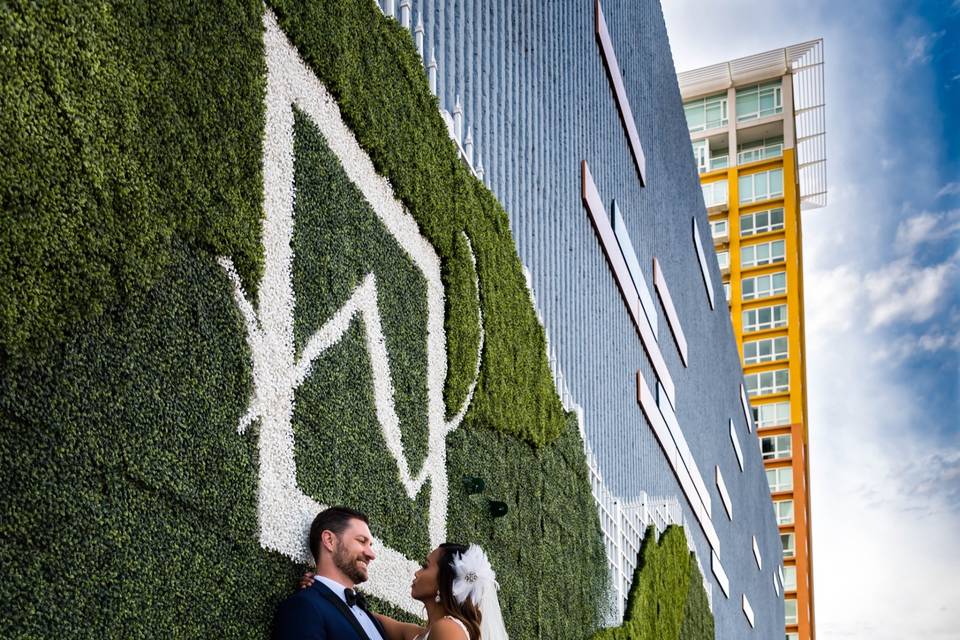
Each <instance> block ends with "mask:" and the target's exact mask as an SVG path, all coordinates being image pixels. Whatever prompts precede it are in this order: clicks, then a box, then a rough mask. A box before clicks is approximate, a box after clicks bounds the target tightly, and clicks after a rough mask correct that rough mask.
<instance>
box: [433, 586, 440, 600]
mask: <svg viewBox="0 0 960 640" xmlns="http://www.w3.org/2000/svg"><path fill="white" fill-rule="evenodd" d="M433 601H434V602H440V589H437V595H435V596H433Z"/></svg>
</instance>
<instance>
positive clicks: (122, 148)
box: [0, 0, 606, 638]
mask: <svg viewBox="0 0 960 640" xmlns="http://www.w3.org/2000/svg"><path fill="white" fill-rule="evenodd" d="M208 4H209V3H207V4H202V3H201V4H195V5H193V4H187V5H184V4H182V3H172V2H153V3H149V4H147V3H143V4H142V5H139V6H137V5H127V4H119V3H118V4H113V3H106V2H99V3H95V2H89V3H62V4H49V5H43V6H42V7H38V6H35V5H33V4H28V3H12V4H10V3H8V4H7V5H5V7H4V8H3V9H2V10H0V11H2V16H0V20H2V29H3V37H4V40H3V41H4V42H5V43H13V44H12V45H10V46H4V47H3V48H0V56H2V60H3V64H2V73H3V74H4V76H3V77H4V84H3V92H2V100H3V103H2V106H3V107H4V108H3V109H2V113H0V118H2V119H3V127H2V130H3V132H4V133H3V135H4V136H5V137H4V139H3V143H4V146H5V149H10V150H11V151H10V154H11V155H10V158H11V160H10V161H8V162H7V163H5V166H3V167H0V193H2V194H3V195H2V198H3V206H4V213H5V215H7V216H8V218H9V219H10V220H11V224H9V225H4V227H3V232H2V235H0V237H2V244H0V287H2V289H0V292H2V293H3V296H2V297H3V302H2V303H0V304H2V305H3V306H2V307H0V309H2V311H0V313H2V316H3V317H2V319H0V340H2V342H0V358H2V359H0V473H2V477H3V478H4V482H5V500H4V501H3V502H2V503H0V560H2V564H3V566H4V568H5V573H6V574H7V576H5V579H4V580H3V581H0V636H2V637H10V638H27V637H46V636H50V635H53V634H56V633H64V630H69V633H70V634H71V635H75V636H77V637H103V636H107V637H126V638H138V637H151V638H153V637H156V636H157V635H177V636H183V637H210V636H211V635H220V636H224V637H263V635H264V633H265V630H266V627H267V624H268V621H269V619H270V616H271V615H272V611H273V607H274V606H275V604H276V602H277V601H278V600H279V599H281V598H282V597H284V596H286V595H287V594H288V593H289V592H290V591H291V589H292V588H293V585H294V579H295V576H296V575H297V574H298V573H299V572H300V571H301V570H302V569H303V567H301V566H297V565H296V564H295V563H293V562H291V561H290V560H288V559H287V558H285V557H282V556H280V555H278V554H275V553H272V552H268V551H265V550H264V549H262V548H261V547H260V545H259V542H258V522H257V513H256V508H257V464H258V457H257V456H258V453H257V438H256V428H255V427H254V428H253V429H251V430H250V431H248V432H247V433H245V434H244V435H238V434H237V425H238V422H239V420H240V417H241V416H242V415H243V414H244V412H245V411H246V408H247V405H248V402H249V398H250V394H251V391H252V378H251V376H252V371H251V354H250V351H249V349H248V347H247V344H246V342H245V337H244V328H243V326H242V322H241V318H240V314H239V312H238V311H237V308H236V306H235V304H234V302H233V300H232V298H231V284H230V283H229V281H228V279H227V277H226V276H225V274H224V273H223V271H222V270H221V269H220V267H219V266H218V265H217V263H216V261H215V256H216V255H219V254H225V255H229V256H231V257H232V258H233V260H234V262H235V263H236V264H237V266H238V270H239V271H240V274H241V277H242V279H243V281H244V286H245V288H246V290H247V292H248V293H249V292H252V291H254V290H255V288H256V285H257V284H258V282H259V275H260V273H261V270H262V260H263V259H262V249H261V247H260V244H259V243H260V241H259V225H260V217H261V216H262V211H261V207H262V205H261V199H262V177H261V173H260V172H261V166H260V162H261V145H262V142H261V136H262V132H263V126H264V123H263V113H264V111H263V97H264V95H263V94H264V86H265V83H264V74H265V68H264V62H263V45H262V41H261V35H262V21H261V17H262V7H261V5H260V4H259V3H245V4H243V5H223V4H222V3H221V4H219V5H217V6H216V7H214V6H213V5H210V6H208ZM270 5H271V6H272V7H273V8H274V9H276V12H277V15H278V17H279V19H280V22H281V24H282V26H283V28H284V30H285V32H286V33H287V34H288V36H289V37H290V39H291V40H292V41H293V42H294V44H295V45H296V46H297V47H298V49H299V50H300V52H301V55H302V56H303V58H304V59H305V60H306V61H307V63H308V64H309V65H310V66H311V67H312V69H313V70H314V71H315V72H316V73H317V75H318V77H320V79H321V80H322V81H323V82H324V83H325V84H326V86H327V87H328V88H329V89H330V90H331V91H332V92H333V94H334V95H335V96H336V97H337V99H338V102H339V105H340V108H341V110H342V113H343V116H344V119H345V120H346V121H347V122H348V124H349V125H350V126H351V128H352V130H353V131H354V133H355V135H356V137H357V138H358V140H359V141H360V143H361V145H362V146H363V147H364V149H365V150H366V151H367V152H368V153H369V155H370V157H371V158H372V159H373V161H374V163H375V165H376V167H377V169H378V171H379V172H380V173H381V174H382V175H384V176H385V177H387V178H388V179H389V180H390V183H391V185H392V186H393V188H394V190H395V192H396V194H397V195H398V197H399V198H400V199H401V200H402V201H403V203H404V205H405V206H406V207H407V208H408V209H409V211H410V212H411V214H412V215H413V216H414V217H415V218H416V220H417V222H418V224H419V227H420V230H421V233H423V235H424V236H425V237H426V238H427V239H428V240H429V241H430V243H431V244H432V245H433V247H434V249H435V251H436V252H437V254H438V255H439V256H440V258H441V268H442V278H443V284H444V289H445V294H446V316H445V329H446V334H447V348H448V362H449V369H448V375H447V379H446V381H445V387H444V396H445V402H446V405H447V411H448V413H453V412H454V411H455V410H456V408H457V407H459V406H460V404H461V403H462V401H463V399H464V398H465V397H466V393H467V389H468V388H469V386H470V383H471V381H472V380H473V378H474V373H475V370H474V367H475V362H476V349H477V344H478V338H479V331H480V327H479V325H478V324H477V315H478V309H477V307H476V299H477V293H478V292H477V289H476V285H475V278H477V279H479V285H480V286H479V297H480V301H481V307H482V312H483V318H484V323H483V329H484V332H485V341H484V349H483V360H482V362H483V364H482V366H481V370H480V378H479V382H478V385H477V389H476V392H475V395H474V398H473V402H472V404H471V406H470V410H469V412H468V414H467V417H466V419H465V421H464V422H463V424H462V425H461V427H460V428H459V429H458V430H457V431H455V432H454V433H453V434H451V435H450V436H449V437H448V439H447V458H448V459H447V472H448V476H449V479H450V498H449V506H448V535H449V537H450V538H451V539H456V540H462V541H472V542H479V543H481V544H483V545H484V546H485V547H486V548H487V550H488V552H489V553H490V555H491V557H492V560H493V562H494V565H495V567H496V568H497V570H498V572H499V579H500V583H501V585H502V590H501V600H502V603H503V607H504V612H505V616H506V618H507V622H508V626H509V630H510V632H511V635H512V636H513V637H515V638H538V637H540V638H580V637H583V636H584V635H587V634H589V633H590V632H591V631H592V630H594V629H595V628H596V627H597V624H598V617H597V616H598V610H599V604H600V602H601V601H602V600H603V593H604V589H605V582H604V581H605V577H606V562H605V557H604V553H603V548H602V544H601V537H600V530H599V523H598V519H597V513H596V508H595V505H594V503H593V500H592V497H591V495H590V489H589V484H588V480H587V478H588V476H587V469H586V464H585V461H584V456H583V443H582V442H581V440H580V437H579V434H578V431H577V428H576V424H575V422H574V421H573V419H572V418H571V417H569V416H565V415H564V414H563V411H562V408H561V405H560V402H559V400H558V398H557V397H556V394H555V392H554V390H553V383H552V380H551V378H550V373H549V368H548V365H547V362H546V355H545V343H544V336H543V331H542V329H541V327H540V326H539V325H538V324H537V321H536V318H535V314H534V311H533V309H532V307H531V304H530V300H529V297H528V294H527V291H526V288H525V283H524V279H523V275H522V270H521V266H520V263H519V260H518V258H517V256H516V251H515V248H514V245H513V240H512V238H511V236H510V232H509V226H508V224H507V218H506V215H505V214H504V212H503V210H502V208H501V207H500V205H499V204H498V203H497V202H496V200H495V198H494V197H493V196H492V194H490V193H489V191H487V190H486V188H485V187H484V186H483V185H482V184H481V183H479V182H478V181H476V180H475V179H474V178H473V177H472V176H471V175H470V174H469V172H468V171H467V170H466V168H465V167H463V166H462V165H461V164H460V161H459V159H458V158H457V155H456V151H455V147H454V145H453V143H452V142H451V141H450V140H449V138H448V137H447V134H446V130H445V127H444V125H443V122H442V120H441V119H440V117H439V114H438V113H437V109H436V101H435V99H434V98H433V96H432V95H430V93H429V89H428V87H427V83H426V78H425V77H424V72H423V68H422V66H421V65H420V62H419V60H418V59H417V57H416V52H415V50H414V48H413V45H412V41H411V38H410V35H409V33H408V32H406V31H404V30H402V29H401V28H400V27H399V25H398V24H397V23H396V22H395V21H392V20H389V19H386V18H384V17H383V16H381V15H380V14H379V12H378V11H377V9H376V7H375V6H374V5H373V3H372V2H356V1H354V0H341V1H334V2H330V1H327V2H319V1H317V2H306V3H296V4H294V3H285V2H283V3H281V2H277V3H270ZM71 100H72V101H71ZM384 105H388V107H385V106H384ZM8 107H9V108H8ZM18 129H20V130H18ZM295 174H296V175H295V184H296V193H297V198H296V201H295V214H296V226H295V229H294V236H293V240H292V246H293V248H294V252H295V260H294V264H293V274H292V276H293V284H294V289H295V291H296V294H297V300H298V302H297V309H296V315H295V327H294V329H295V340H296V341H297V345H298V348H299V347H300V346H302V343H303V341H304V340H305V338H306V336H307V335H309V334H310V333H311V332H312V331H314V330H315V329H316V328H317V327H318V326H319V325H320V324H321V323H322V322H324V320H325V319H326V318H328V317H329V315H330V313H331V312H332V311H333V310H335V309H336V308H337V305H339V304H342V302H343V299H344V292H348V291H350V289H351V288H352V286H353V285H354V284H356V279H357V278H358V277H361V276H362V275H364V274H365V273H367V272H370V271H372V272H374V273H375V274H376V276H377V282H378V288H379V298H378V305H379V310H380V313H381V315H382V321H383V324H384V332H385V337H386V341H387V348H388V351H389V355H390V366H391V372H392V374H393V378H394V400H395V405H396V410H397V413H398V415H399V417H400V420H401V427H402V437H403V441H404V446H405V448H406V450H407V457H408V459H409V461H410V463H411V466H412V467H413V468H418V467H419V464H420V461H421V460H422V459H423V457H424V455H425V453H426V445H425V434H426V425H425V419H424V416H423V405H424V398H425V394H426V391H425V382H424V376H425V372H424V370H423V369H424V367H423V361H424V349H425V342H424V338H423V317H424V313H425V311H424V307H423V303H422V300H423V296H422V295H420V294H419V292H420V291H422V290H423V287H424V283H423V280H422V276H420V275H419V273H418V272H417V271H416V270H415V269H413V268H412V267H411V266H410V263H409V260H408V259H406V258H405V256H404V255H403V253H402V252H401V251H399V250H398V248H397V246H396V245H395V244H394V243H393V241H392V239H391V238H390V237H389V235H388V234H386V233H385V232H384V230H383V228H382V227H381V226H380V223H379V221H378V220H377V219H376V218H375V217H374V216H373V215H372V214H371V211H370V208H369V205H368V204H367V203H365V202H364V201H363V198H362V197H361V196H360V194H359V192H358V191H357V190H356V188H355V187H354V186H353V185H352V183H350V182H349V181H348V180H347V179H346V178H345V175H344V173H343V171H342V169H341V168H340V166H339V164H338V162H337V160H336V158H335V156H334V155H333V154H332V153H331V152H330V150H329V149H328V148H327V146H326V143H325V142H324V140H323V137H322V136H321V135H320V134H319V131H318V130H317V129H316V127H315V126H313V124H312V123H311V122H310V121H309V118H307V117H305V116H303V115H302V114H298V115H297V116H296V120H295ZM465 234H466V235H465ZM465 238H469V241H470V245H469V246H468V245H467V240H466V239H465ZM471 249H472V252H473V254H475V256H476V270H474V267H473V263H472V259H471ZM370 376H371V371H370V366H369V362H368V360H367V356H366V352H365V351H364V348H363V335H362V331H360V329H359V327H358V325H357V324H356V322H355V323H354V324H353V325H352V326H351V327H350V329H348V331H347V334H346V335H345V336H344V338H343V339H342V340H341V341H340V342H339V343H338V344H337V345H335V346H333V347H331V348H330V349H328V350H327V351H326V352H324V353H323V354H322V356H321V357H320V358H318V360H317V361H316V362H315V366H314V374H313V375H311V377H310V378H308V379H307V381H306V382H305V383H304V384H303V385H302V386H300V387H299V389H298V391H297V396H296V409H295V415H294V419H293V424H294V430H295V435H296V451H295V453H296V456H297V459H298V461H309V464H302V463H301V464H299V465H298V482H299V484H300V486H301V487H302V488H303V489H304V490H305V491H306V492H307V493H308V494H310V495H311V496H314V497H315V498H316V499H318V500H322V501H324V502H327V503H334V502H341V503H349V504H354V505H356V506H358V507H360V508H363V509H365V510H366V511H368V512H369V513H370V515H371V517H372V519H373V523H374V532H375V533H376V534H377V535H378V536H379V537H380V538H382V539H384V541H386V542H388V543H389V544H390V545H391V546H392V547H393V548H395V549H398V550H400V551H403V552H404V553H406V554H408V555H410V556H411V557H418V556H419V555H423V554H425V553H426V551H427V550H428V546H429V543H428V540H427V536H426V533H425V532H426V525H425V521H426V514H427V510H426V506H425V500H426V495H427V494H426V493H425V492H424V493H421V494H420V495H419V496H418V498H417V500H413V501H411V500H409V499H408V498H407V497H406V495H405V493H404V491H403V488H402V487H401V485H400V483H399V481H398V479H397V471H396V467H395V465H393V462H392V461H391V460H390V457H389V456H385V455H383V448H384V444H383V440H382V435H381V433H380V430H379V427H378V426H377V423H376V419H375V415H374V401H373V397H372V391H371V388H370V383H369V381H370ZM464 476H480V477H482V478H484V480H485V481H486V484H487V490H486V492H485V494H484V495H482V496H479V495H475V496H468V495H466V493H465V491H464V490H463V486H462V479H463V477H464ZM488 498H495V499H498V500H503V501H505V502H506V503H507V504H508V506H509V508H510V511H509V513H508V515H507V516H506V517H504V518H501V519H496V520H494V519H492V518H491V517H490V516H489V514H488V510H487V504H486V500H487V499H488ZM378 606H379V608H380V609H381V610H391V607H390V606H389V605H388V604H387V603H384V602H380V603H378Z"/></svg>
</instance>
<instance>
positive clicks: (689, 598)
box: [593, 525, 714, 640]
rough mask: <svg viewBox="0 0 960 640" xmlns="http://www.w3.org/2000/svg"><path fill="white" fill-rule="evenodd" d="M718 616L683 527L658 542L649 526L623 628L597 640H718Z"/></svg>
mask: <svg viewBox="0 0 960 640" xmlns="http://www.w3.org/2000/svg"><path fill="white" fill-rule="evenodd" d="M713 636H714V629H713V614H712V613H711V612H710V605H709V604H708V602H707V593H706V591H704V589H703V576H702V575H701V574H700V570H699V569H698V568H697V563H696V561H695V560H694V559H693V556H692V554H691V553H690V550H689V549H688V548H687V540H686V536H685V534H684V532H683V528H682V527H679V526H676V525H671V526H669V527H667V529H666V530H665V531H664V532H663V534H661V536H660V540H659V541H658V540H657V531H656V529H655V528H654V527H652V526H651V527H648V528H647V531H646V533H645V534H644V539H643V544H642V545H641V546H640V554H639V557H638V562H637V570H636V572H635V573H634V577H633V585H632V586H631V587H630V595H629V597H628V599H627V610H626V614H625V615H624V621H623V624H622V625H621V626H619V627H616V628H612V629H604V630H603V631H601V632H599V633H597V634H596V635H594V636H593V638H594V640H713Z"/></svg>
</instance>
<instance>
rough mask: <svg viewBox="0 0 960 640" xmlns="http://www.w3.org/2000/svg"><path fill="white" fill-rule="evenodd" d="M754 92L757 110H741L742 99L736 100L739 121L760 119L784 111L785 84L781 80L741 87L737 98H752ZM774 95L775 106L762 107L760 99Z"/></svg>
mask: <svg viewBox="0 0 960 640" xmlns="http://www.w3.org/2000/svg"><path fill="white" fill-rule="evenodd" d="M753 94H756V96H757V108H756V110H750V111H746V110H745V111H744V112H743V113H741V112H740V106H741V101H740V100H739V99H738V100H737V102H736V105H737V122H746V121H748V120H758V119H760V118H766V117H767V116H773V115H776V114H778V113H783V85H782V83H781V81H780V80H774V81H773V82H766V83H763V84H755V85H751V86H747V87H740V88H739V89H737V98H750V97H753ZM771 96H772V97H773V108H772V109H763V108H761V107H760V101H761V100H762V99H763V98H764V97H771Z"/></svg>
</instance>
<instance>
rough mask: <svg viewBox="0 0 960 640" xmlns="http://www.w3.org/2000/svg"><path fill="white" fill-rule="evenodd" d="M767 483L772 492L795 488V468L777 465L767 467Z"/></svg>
mask: <svg viewBox="0 0 960 640" xmlns="http://www.w3.org/2000/svg"><path fill="white" fill-rule="evenodd" d="M767 483H768V484H769V485H770V493H777V492H780V491H792V490H793V468H791V467H776V468H774V469H767Z"/></svg>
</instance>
